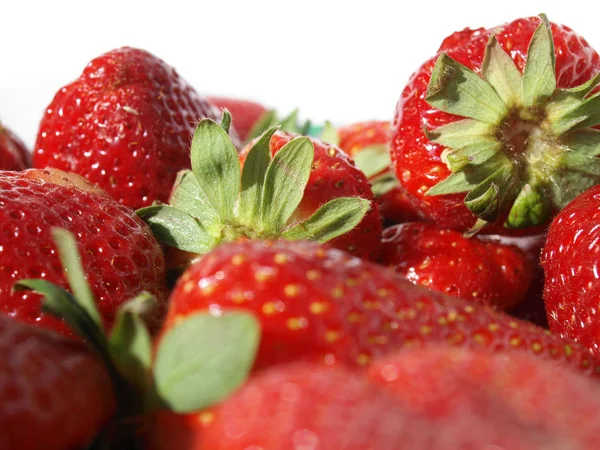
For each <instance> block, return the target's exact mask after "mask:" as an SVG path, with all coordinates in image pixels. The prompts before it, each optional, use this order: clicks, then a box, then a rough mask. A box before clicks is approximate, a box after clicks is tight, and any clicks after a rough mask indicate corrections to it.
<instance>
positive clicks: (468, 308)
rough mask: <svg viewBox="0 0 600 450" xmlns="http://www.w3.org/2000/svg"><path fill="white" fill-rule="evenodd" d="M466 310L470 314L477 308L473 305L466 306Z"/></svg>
mask: <svg viewBox="0 0 600 450" xmlns="http://www.w3.org/2000/svg"><path fill="white" fill-rule="evenodd" d="M465 312H466V313H469V314H473V313H474V312H475V308H474V307H473V306H471V305H467V306H465Z"/></svg>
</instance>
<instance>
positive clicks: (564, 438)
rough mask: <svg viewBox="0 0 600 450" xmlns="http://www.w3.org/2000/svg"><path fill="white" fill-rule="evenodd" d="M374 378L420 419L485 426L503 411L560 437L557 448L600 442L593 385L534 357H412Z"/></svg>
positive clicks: (434, 353)
mask: <svg viewBox="0 0 600 450" xmlns="http://www.w3.org/2000/svg"><path fill="white" fill-rule="evenodd" d="M368 376H369V379H370V380H371V381H373V382H374V383H376V384H379V385H380V386H382V387H384V388H386V389H387V390H388V391H389V392H390V393H391V394H392V395H393V396H394V398H395V399H396V400H397V401H398V402H399V403H401V404H402V406H403V407H405V408H406V409H407V410H408V411H410V412H412V413H414V414H419V415H422V416H425V417H430V418H436V419H440V418H447V417H456V416H462V415H465V414H466V415H473V416H475V417H477V418H479V419H480V420H483V421H485V420H486V419H488V418H489V419H491V418H490V415H497V414H498V413H499V412H500V411H502V412H503V414H504V415H506V416H510V417H512V418H513V419H514V420H515V422H516V423H519V424H521V425H522V426H523V427H525V428H528V429H530V430H532V431H533V430H536V431H537V432H538V433H542V434H543V435H544V436H546V437H547V438H548V439H551V437H552V436H554V439H555V441H556V444H555V448H573V449H575V448H577V449H587V448H594V447H595V445H596V442H597V430H598V426H599V425H600V390H599V388H598V385H597V383H596V382H595V380H591V379H589V378H587V377H585V376H582V375H581V374H579V373H576V372H574V371H573V370H571V369H570V368H566V367H558V366H556V364H553V363H551V362H548V361H540V360H538V359H534V358H532V357H531V356H530V355H525V354H516V353H511V354H507V353H490V352H487V351H473V350H465V349H449V348H447V347H439V348H435V347H432V348H429V349H408V350H403V351H400V352H398V353H396V354H394V355H390V356H389V357H387V358H385V359H383V360H380V361H376V362H375V363H374V364H373V365H372V366H371V367H370V369H369V373H368ZM490 404H494V405H495V408H490ZM559 442H560V443H561V444H560V445H559V444H558V443H559ZM506 448H511V447H506ZM542 448H545V447H544V446H543V447H542Z"/></svg>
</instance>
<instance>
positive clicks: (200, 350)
mask: <svg viewBox="0 0 600 450" xmlns="http://www.w3.org/2000/svg"><path fill="white" fill-rule="evenodd" d="M259 340H260V325H259V323H258V321H257V320H256V319H255V318H254V317H253V316H252V315H250V314H248V313H244V312H228V313H224V314H223V315H221V316H212V315H210V314H207V313H195V314H192V315H190V316H188V317H186V318H185V319H183V320H182V321H181V322H180V323H178V324H177V325H176V326H175V327H174V328H172V329H170V330H169V331H168V332H167V333H166V334H165V335H164V336H163V338H162V339H161V341H160V344H159V346H158V351H157V355H156V362H155V365H154V380H155V386H156V390H157V392H158V395H159V396H160V397H161V398H162V401H163V403H164V404H165V405H167V406H168V407H169V408H170V409H171V410H173V411H175V412H178V413H184V412H191V411H197V410H199V409H202V408H205V407H207V406H210V405H212V404H214V403H216V402H218V401H220V400H222V399H224V398H225V397H227V396H228V395H229V394H230V393H231V392H233V391H234V390H235V389H236V388H237V387H239V386H240V385H241V384H242V383H243V381H244V379H245V378H246V376H247V374H248V373H249V371H250V369H251V368H252V365H253V363H254V358H255V355H256V351H257V348H258V344H259Z"/></svg>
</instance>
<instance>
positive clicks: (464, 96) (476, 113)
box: [426, 53, 508, 125]
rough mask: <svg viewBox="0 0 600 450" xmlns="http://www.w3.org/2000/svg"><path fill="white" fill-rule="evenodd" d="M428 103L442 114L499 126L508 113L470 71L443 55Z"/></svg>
mask: <svg viewBox="0 0 600 450" xmlns="http://www.w3.org/2000/svg"><path fill="white" fill-rule="evenodd" d="M426 100H427V103H429V104H430V105H431V106H433V107H434V108H437V109H439V110H441V111H444V112H447V113H450V114H455V115H458V116H463V117H470V118H472V119H475V120H479V121H481V122H485V123H489V124H492V125H498V124H499V123H500V122H501V121H502V119H503V118H504V117H505V116H506V115H507V114H508V109H507V107H506V105H505V104H504V102H503V101H502V99H501V98H500V97H499V96H498V94H497V93H496V91H495V90H494V88H493V87H492V86H490V84H489V83H488V82H487V81H485V80H484V79H483V78H481V77H479V76H478V75H477V74H475V73H474V72H473V71H472V70H471V69H469V68H467V67H465V66H463V65H462V64H460V63H458V62H456V61H454V60H453V59H452V58H450V57H449V56H448V55H447V54H446V53H442V54H441V55H440V57H439V58H438V60H437V62H436V63H435V67H434V69H433V73H432V74H431V80H430V82H429V86H428V88H427V97H426Z"/></svg>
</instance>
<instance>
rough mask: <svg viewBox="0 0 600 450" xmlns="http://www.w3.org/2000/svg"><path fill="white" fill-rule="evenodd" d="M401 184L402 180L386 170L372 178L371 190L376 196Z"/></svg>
mask: <svg viewBox="0 0 600 450" xmlns="http://www.w3.org/2000/svg"><path fill="white" fill-rule="evenodd" d="M399 186H400V182H399V181H398V178H396V175H394V174H393V173H392V172H386V173H384V174H383V175H380V176H378V177H377V178H375V179H372V180H371V191H373V195H374V196H375V197H381V196H382V195H385V194H387V193H388V192H390V191H391V190H392V189H395V188H397V187H399Z"/></svg>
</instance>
